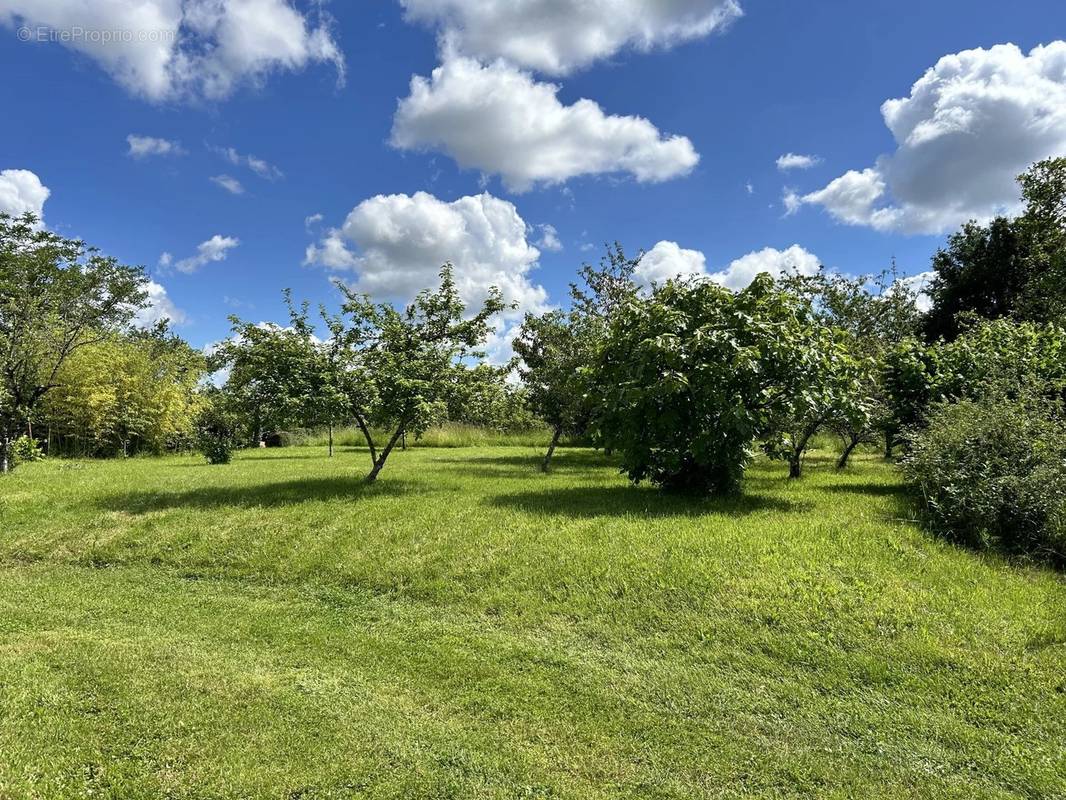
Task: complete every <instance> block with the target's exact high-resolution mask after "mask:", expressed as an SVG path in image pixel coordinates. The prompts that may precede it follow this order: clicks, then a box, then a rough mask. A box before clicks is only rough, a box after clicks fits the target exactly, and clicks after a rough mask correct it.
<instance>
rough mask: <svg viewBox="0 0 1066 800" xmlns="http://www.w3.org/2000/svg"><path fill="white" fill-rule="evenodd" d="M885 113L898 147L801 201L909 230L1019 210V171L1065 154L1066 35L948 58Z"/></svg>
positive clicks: (862, 221)
mask: <svg viewBox="0 0 1066 800" xmlns="http://www.w3.org/2000/svg"><path fill="white" fill-rule="evenodd" d="M881 115H882V117H883V118H884V120H885V124H886V125H887V126H888V128H889V130H890V131H891V132H892V136H893V137H894V139H895V140H896V145H897V147H896V150H895V152H893V153H890V154H887V155H883V156H881V157H880V158H879V159H877V162H876V164H875V165H874V166H872V167H867V168H866V169H863V170H849V171H848V172H846V173H845V174H843V175H841V176H840V177H839V178H836V179H835V180H833V181H832V182H831V183H829V184H828V185H827V186H825V187H824V188H822V189H820V190H818V191H816V192H811V193H809V194H806V195H804V196H803V197H802V198H799V201H801V202H802V203H805V204H813V205H820V206H823V207H824V208H825V209H826V210H827V211H828V212H829V213H830V214H831V215H832V216H833V217H835V218H836V219H838V220H839V221H841V222H843V223H846V224H849V225H865V226H869V227H872V228H875V229H877V230H882V231H902V232H905V233H941V232H943V231H945V230H948V229H951V228H953V227H955V226H957V225H959V224H960V223H962V222H964V221H966V220H967V219H979V220H984V219H988V218H990V217H992V216H994V215H996V214H1000V213H1013V212H1015V211H1016V210H1017V209H1018V208H1019V205H1020V201H1019V191H1018V187H1017V185H1016V183H1015V177H1016V176H1017V175H1018V174H1019V173H1021V172H1023V171H1024V170H1025V169H1026V168H1027V167H1028V166H1029V165H1030V164H1032V163H1033V162H1034V161H1039V160H1041V159H1044V158H1049V157H1053V156H1060V155H1063V154H1066V42H1064V41H1054V42H1052V43H1050V44H1048V45H1043V46H1039V47H1034V48H1033V49H1032V50H1031V51H1030V52H1029V53H1028V54H1026V53H1023V52H1022V51H1021V50H1020V49H1019V48H1018V47H1017V46H1015V45H1013V44H1003V45H996V46H995V47H991V48H989V49H987V50H985V49H982V48H978V49H975V50H965V51H963V52H960V53H955V54H953V55H948V56H944V57H943V58H941V59H940V60H939V61H938V62H937V63H936V65H935V66H934V67H932V68H931V69H929V70H928V71H927V72H926V73H925V75H923V76H922V77H921V78H920V79H919V80H918V81H917V82H916V83H915V84H914V85H913V86H912V87H911V91H910V95H909V96H907V97H903V98H899V99H895V100H888V101H886V102H885V103H884V104H883V105H882V106H881Z"/></svg>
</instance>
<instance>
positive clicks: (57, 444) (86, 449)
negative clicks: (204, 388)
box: [37, 325, 206, 456]
mask: <svg viewBox="0 0 1066 800" xmlns="http://www.w3.org/2000/svg"><path fill="white" fill-rule="evenodd" d="M205 369H206V361H205V358H204V356H203V354H202V353H201V352H200V351H198V350H194V349H193V348H191V347H190V346H189V345H188V344H187V343H186V342H185V341H183V340H182V339H181V338H180V337H178V336H175V335H174V334H172V333H170V332H169V330H168V329H167V327H166V326H165V325H163V326H158V327H156V328H155V329H154V330H150V331H142V332H137V333H133V334H128V335H118V334H113V335H111V336H109V337H107V338H106V339H104V340H102V341H99V342H95V343H92V344H89V345H86V346H85V347H83V348H80V349H79V350H77V351H76V352H74V353H72V354H71V355H70V357H69V358H68V359H67V360H66V361H65V362H64V363H63V365H62V366H61V367H60V369H59V371H58V372H57V374H56V381H55V382H56V384H57V385H56V387H55V388H54V389H53V390H52V391H51V392H49V393H48V395H47V396H46V397H45V398H44V401H43V403H42V406H41V409H40V411H39V413H38V419H37V421H38V427H43V426H47V428H48V430H49V432H50V436H51V444H50V447H51V448H52V449H53V450H54V451H56V452H60V453H64V454H68V455H91V456H109V455H116V454H121V455H133V454H136V453H140V452H148V453H153V454H160V453H163V452H167V451H175V450H182V449H185V448H187V447H189V446H190V445H191V444H192V442H193V439H194V437H195V419H196V413H197V410H198V403H199V395H198V392H197V387H198V386H199V383H200V381H201V379H202V378H203V376H204V374H205Z"/></svg>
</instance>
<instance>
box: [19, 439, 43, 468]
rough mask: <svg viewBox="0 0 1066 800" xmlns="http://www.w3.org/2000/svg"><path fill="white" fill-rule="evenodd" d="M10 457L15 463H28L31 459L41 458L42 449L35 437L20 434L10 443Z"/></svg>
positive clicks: (37, 459)
mask: <svg viewBox="0 0 1066 800" xmlns="http://www.w3.org/2000/svg"><path fill="white" fill-rule="evenodd" d="M11 457H12V459H13V460H14V462H15V463H16V464H28V463H29V462H31V461H41V460H43V459H44V451H43V450H41V446H40V445H39V444H38V443H37V440H36V439H31V438H30V437H29V436H20V437H19V438H17V439H16V440H15V441H14V443H13V444H12V445H11Z"/></svg>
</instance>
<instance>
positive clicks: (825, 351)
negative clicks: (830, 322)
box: [764, 314, 872, 478]
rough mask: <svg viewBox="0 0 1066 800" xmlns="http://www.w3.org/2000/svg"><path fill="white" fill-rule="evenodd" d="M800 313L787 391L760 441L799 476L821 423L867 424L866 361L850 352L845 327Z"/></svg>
mask: <svg viewBox="0 0 1066 800" xmlns="http://www.w3.org/2000/svg"><path fill="white" fill-rule="evenodd" d="M798 317H799V319H800V325H801V330H800V331H799V336H800V339H801V341H802V342H803V345H802V346H801V347H798V348H796V350H795V352H794V354H793V362H792V365H791V369H792V374H791V375H790V376H789V384H788V389H787V392H788V393H787V395H786V396H784V397H783V398H782V400H781V402H779V403H776V404H775V406H774V413H773V414H772V417H771V422H770V425H771V433H772V435H771V437H770V438H769V439H767V440H766V442H765V443H764V450H765V451H766V453H767V454H768V455H769V456H770V457H771V458H780V459H784V460H786V461H788V464H789V477H791V478H798V477H800V474H801V471H802V463H803V456H804V453H805V452H806V450H807V447H808V445H809V444H810V442H811V439H812V437H813V436H814V435H815V434H816V433H817V432H818V431H819V430H821V429H822V428H823V427H824V426H827V425H829V424H835V425H837V426H839V427H842V428H845V429H847V430H852V431H865V430H866V429H867V428H868V427H869V424H870V422H869V421H870V411H869V400H868V398H867V396H866V394H865V393H864V389H866V387H868V386H869V384H870V380H869V377H868V376H869V374H870V372H871V371H872V370H871V367H870V363H869V362H868V361H867V360H862V359H859V358H856V357H855V356H854V355H852V352H853V351H854V349H856V348H855V344H854V341H853V340H851V339H850V338H849V337H848V335H847V334H846V333H845V332H844V331H842V330H840V329H837V328H830V327H828V326H826V325H824V324H822V323H821V322H820V321H818V320H817V319H811V318H809V317H805V316H804V315H802V314H799V315H798Z"/></svg>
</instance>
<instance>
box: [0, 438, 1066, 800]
mask: <svg viewBox="0 0 1066 800" xmlns="http://www.w3.org/2000/svg"><path fill="white" fill-rule="evenodd" d="M538 455H539V451H537V450H534V449H532V448H528V449H526V448H513V449H505V448H496V449H460V450H431V449H418V450H411V451H408V452H404V453H397V454H396V455H395V456H394V457H393V460H392V461H390V463H389V465H388V466H387V468H386V470H385V471H384V473H383V474H382V478H381V480H380V482H379V483H378V484H377V485H375V486H372V487H366V486H363V485H361V484H360V480H359V479H360V478H361V476H362V475H363V474H364V473H365V471H366V469H367V463H366V462H367V459H366V455H365V453H362V452H354V451H350V450H348V451H344V452H341V453H340V454H338V455H337V457H335V458H334V459H332V460H330V459H327V458H326V457H325V454H324V451H322V450H318V449H313V448H299V449H287V450H280V451H258V452H250V453H244V454H240V455H238V457H237V458H236V460H235V462H234V463H233V464H231V465H228V466H222V467H211V466H207V465H205V464H203V463H201V461H200V460H199V459H198V458H194V457H188V458H167V459H159V460H130V461H126V462H120V461H112V462H63V461H52V462H46V463H41V464H33V465H28V466H26V467H24V468H22V469H20V470H19V471H18V472H17V473H15V474H14V475H13V476H11V477H9V478H6V479H4V480H3V481H2V482H0V531H2V533H0V798H21V797H41V798H52V797H83V796H93V797H115V798H141V797H144V798H148V797H152V798H154V797H175V798H231V797H232V798H238V797H240V798H259V797H264V798H342V797H410V798H421V797H426V798H448V797H456V798H459V797H464V798H465V797H485V798H539V797H573V798H608V797H630V798H665V797H672V798H691V797H748V796H757V797H828V798H875V797H892V798H905V797H914V798H931V797H955V798H982V797H990V798H991V797H1027V798H1037V797H1048V798H1051V797H1063V796H1066V585H1064V581H1063V578H1062V575H1061V574H1058V573H1055V572H1053V571H1051V570H1048V569H1045V568H1041V567H1038V566H1024V565H1018V564H1011V563H1007V562H1005V561H1002V560H1000V559H997V558H995V557H991V556H985V555H980V554H977V553H974V552H971V551H967V550H962V549H958V548H954V547H952V546H950V545H948V544H945V543H943V542H940V541H937V540H935V539H931V538H929V537H928V536H926V535H925V534H924V533H923V532H922V531H921V530H920V529H919V528H918V527H917V526H915V525H914V524H912V523H911V522H909V521H907V517H908V516H909V511H908V508H907V504H906V502H905V501H904V499H903V498H902V496H901V487H900V485H899V483H898V477H897V475H896V473H895V472H894V470H893V469H892V468H891V467H890V466H888V465H886V464H884V463H882V462H881V461H879V460H878V459H876V458H875V457H873V456H868V457H864V458H861V459H859V461H858V462H857V463H856V465H855V467H854V468H853V469H851V470H849V471H848V472H847V473H845V474H843V475H838V474H836V473H834V472H833V470H832V468H831V454H828V453H826V454H825V455H824V458H821V459H819V458H815V459H814V460H813V461H812V462H811V464H810V465H809V472H808V475H807V476H806V477H805V478H804V479H803V480H802V481H800V482H792V483H790V482H788V481H787V480H786V479H785V471H784V468H783V467H782V466H780V465H772V464H769V463H767V462H759V463H758V464H756V466H755V467H754V468H753V470H752V471H751V474H750V478H749V480H748V482H747V486H746V493H745V495H744V496H743V497H740V498H735V499H728V500H702V501H701V500H692V499H686V498H680V497H671V496H663V495H661V494H659V493H657V492H656V491H655V490H653V489H648V488H634V487H631V486H629V485H628V484H627V483H626V481H625V480H624V479H623V478H622V477H621V476H620V475H619V474H618V471H617V468H616V467H615V466H613V465H612V464H611V463H610V462H609V461H608V460H607V459H605V458H604V457H603V456H602V455H600V454H597V453H593V452H590V451H580V450H569V451H562V452H561V454H560V456H559V458H558V461H557V467H556V470H555V471H554V472H553V473H552V474H550V475H541V474H539V473H538V472H537V471H536V463H537V458H538Z"/></svg>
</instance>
